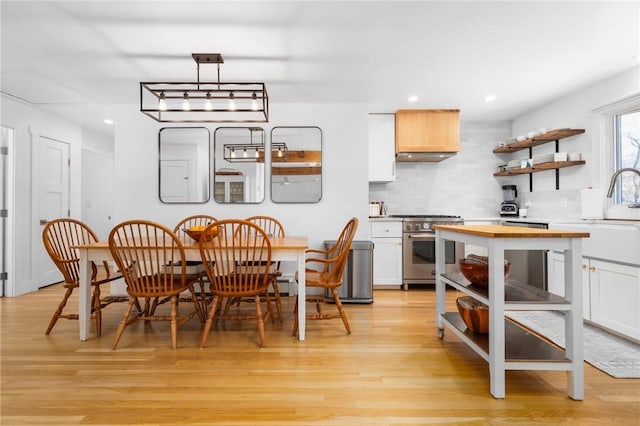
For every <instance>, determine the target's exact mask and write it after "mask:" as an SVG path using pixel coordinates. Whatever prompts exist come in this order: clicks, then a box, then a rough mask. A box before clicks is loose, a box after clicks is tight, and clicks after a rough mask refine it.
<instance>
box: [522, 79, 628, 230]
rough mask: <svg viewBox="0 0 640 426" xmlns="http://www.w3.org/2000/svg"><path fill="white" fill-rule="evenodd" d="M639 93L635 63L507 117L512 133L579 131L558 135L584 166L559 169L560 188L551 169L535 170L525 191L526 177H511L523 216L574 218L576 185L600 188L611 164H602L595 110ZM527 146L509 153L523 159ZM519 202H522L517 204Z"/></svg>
mask: <svg viewBox="0 0 640 426" xmlns="http://www.w3.org/2000/svg"><path fill="white" fill-rule="evenodd" d="M639 92H640V68H634V69H631V70H629V71H627V72H624V73H622V74H619V75H616V76H614V77H612V78H608V79H606V80H603V81H599V82H596V83H594V84H593V85H590V86H588V87H585V88H583V89H581V90H579V91H577V92H574V93H571V94H569V95H567V96H564V97H562V98H561V99H558V100H557V101H555V102H553V103H551V104H548V105H545V106H543V107H541V108H539V109H537V110H535V111H531V112H530V113H527V114H525V115H523V116H521V117H518V118H517V119H515V120H514V121H513V135H514V136H517V135H522V134H525V133H527V132H529V131H532V130H536V129H539V128H541V127H548V128H564V127H569V128H580V129H585V133H584V134H582V135H577V136H574V137H571V138H567V139H563V140H561V141H560V143H559V150H560V151H561V152H563V151H567V152H581V153H582V154H583V159H584V160H585V161H586V164H585V165H584V166H576V167H569V168H565V169H561V170H560V190H559V191H556V190H555V172H554V171H548V172H541V173H537V174H535V175H534V180H533V190H534V192H533V193H529V192H528V188H529V181H528V179H529V178H528V176H527V175H523V176H521V177H518V178H514V179H513V183H515V184H517V185H518V188H521V189H522V190H521V195H522V196H523V197H521V199H523V200H524V201H525V202H526V201H530V202H531V207H529V216H530V217H532V216H538V217H543V216H546V217H555V218H564V217H567V218H578V217H580V203H581V192H580V190H581V189H586V188H589V187H593V188H599V189H603V187H604V191H606V185H607V184H608V181H607V182H606V183H605V182H603V179H604V178H603V177H606V176H610V173H611V171H612V165H611V164H602V163H603V162H604V161H603V158H602V156H601V150H600V149H601V145H602V144H603V143H604V141H603V140H602V138H601V132H600V128H599V126H600V122H599V120H598V119H597V118H598V117H597V115H598V114H597V113H595V112H594V110H595V109H598V108H600V107H603V106H606V105H609V104H611V103H613V102H615V101H617V100H620V99H622V98H625V97H628V96H630V95H633V94H636V93H639ZM554 150H555V144H553V143H550V144H547V145H543V146H539V147H536V148H534V149H533V155H537V154H544V153H548V152H553V151H554ZM526 156H527V151H521V152H519V153H518V154H514V157H513V158H525V157H526ZM521 204H522V203H521Z"/></svg>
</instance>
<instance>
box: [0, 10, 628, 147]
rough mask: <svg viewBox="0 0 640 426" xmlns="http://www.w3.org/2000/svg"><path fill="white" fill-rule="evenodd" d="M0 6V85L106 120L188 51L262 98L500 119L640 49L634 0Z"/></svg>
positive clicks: (190, 76)
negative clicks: (262, 89)
mask: <svg viewBox="0 0 640 426" xmlns="http://www.w3.org/2000/svg"><path fill="white" fill-rule="evenodd" d="M0 14H1V19H2V22H1V24H2V27H1V35H2V39H1V43H2V45H1V47H2V51H1V72H2V75H1V78H2V79H1V80H0V88H1V90H2V92H3V93H5V94H9V95H10V96H14V97H16V98H20V99H23V100H25V101H27V102H29V103H32V104H34V105H37V106H38V107H40V108H42V109H45V110H47V111H50V112H53V113H55V114H58V115H61V116H63V117H66V118H69V119H72V120H75V121H78V122H81V123H82V124H83V125H85V126H86V127H88V128H91V129H94V130H96V131H100V132H103V133H106V134H110V132H112V129H111V128H110V127H108V126H106V125H105V124H104V123H103V119H104V118H107V117H108V116H109V113H110V108H111V106H112V105H114V104H137V103H138V97H139V87H138V83H139V82H140V81H194V80H195V79H196V66H195V62H194V61H193V59H192V58H191V53H222V55H223V57H224V60H225V63H224V64H223V65H221V80H222V81H264V82H265V83H266V85H267V90H268V92H269V96H270V98H271V102H272V103H274V104H275V103H290V102H294V103H300V102H301V103H334V102H335V103H343V102H348V103H351V102H362V103H366V104H368V106H369V107H368V108H369V111H370V112H393V111H395V110H396V109H400V108H460V109H461V111H462V112H461V118H462V120H467V121H469V120H510V119H513V118H515V117H518V116H519V115H521V114H522V113H525V112H527V111H531V110H533V109H535V108H537V107H539V106H541V105H544V104H545V103H548V102H551V101H553V100H554V99H557V98H559V97H561V96H563V95H565V94H567V93H569V92H572V91H574V90H577V89H579V88H580V87H583V86H585V85H588V84H591V83H593V82H596V81H598V80H601V79H603V78H607V77H610V76H613V75H615V74H618V73H621V72H624V71H626V70H629V69H631V68H633V67H638V60H637V58H635V59H634V57H636V56H637V55H638V54H640V46H639V44H640V42H639V39H640V29H639V21H640V2H638V1H621V2H614V1H604V2H593V1H569V2H561V1H553V2H551V1H534V2H525V1H513V0H512V1H509V2H506V1H497V2H486V1H467V2H459V1H448V2H444V1H409V2H400V1H372V2H365V1H353V2H347V1H334V2H326V1H325V2H312V1H302V0H299V1H284V2H282V1H281V2H270V1H255V2H247V1H234V2H222V1H211V0H209V1H194V2H187V1H156V2H153V1H110V2H107V1H84V2H79V1H42V2H37V1H7V0H2V2H1V3H0ZM200 74H201V80H209V81H215V79H216V78H217V74H216V69H215V67H214V66H207V65H204V66H202V67H201V71H200ZM639 86H640V82H639ZM639 90H640V88H639ZM490 94H493V95H495V96H496V100H495V101H494V102H490V103H488V102H486V101H485V97H486V96H487V95H490ZM410 95H416V96H418V98H419V100H418V101H417V102H415V103H409V102H408V101H407V98H408V97H409V96H410ZM115 125H116V126H117V123H115Z"/></svg>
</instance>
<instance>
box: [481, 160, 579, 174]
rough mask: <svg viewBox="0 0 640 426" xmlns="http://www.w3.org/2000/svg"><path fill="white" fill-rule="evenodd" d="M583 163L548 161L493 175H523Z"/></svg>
mask: <svg viewBox="0 0 640 426" xmlns="http://www.w3.org/2000/svg"><path fill="white" fill-rule="evenodd" d="M583 164H585V161H582V160H581V161H550V162H548V163H540V164H536V165H535V166H531V167H525V168H521V169H512V170H505V171H504V172H496V173H494V174H493V175H494V176H515V175H525V174H529V173H537V172H544V171H546V170H555V169H563V168H565V167H572V166H580V165H583Z"/></svg>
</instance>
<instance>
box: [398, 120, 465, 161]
mask: <svg viewBox="0 0 640 426" xmlns="http://www.w3.org/2000/svg"><path fill="white" fill-rule="evenodd" d="M458 151H460V110H457V109H427V110H398V111H396V160H397V161H440V160H442V159H444V158H446V157H447V156H450V155H453V154H455V153H457V152H458ZM421 153H422V154H426V155H420V154H421ZM412 154H417V155H412Z"/></svg>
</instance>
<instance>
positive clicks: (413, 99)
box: [407, 95, 418, 102]
mask: <svg viewBox="0 0 640 426" xmlns="http://www.w3.org/2000/svg"><path fill="white" fill-rule="evenodd" d="M407 100H408V101H409V102H418V96H416V95H411V96H409V98H408V99H407Z"/></svg>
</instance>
